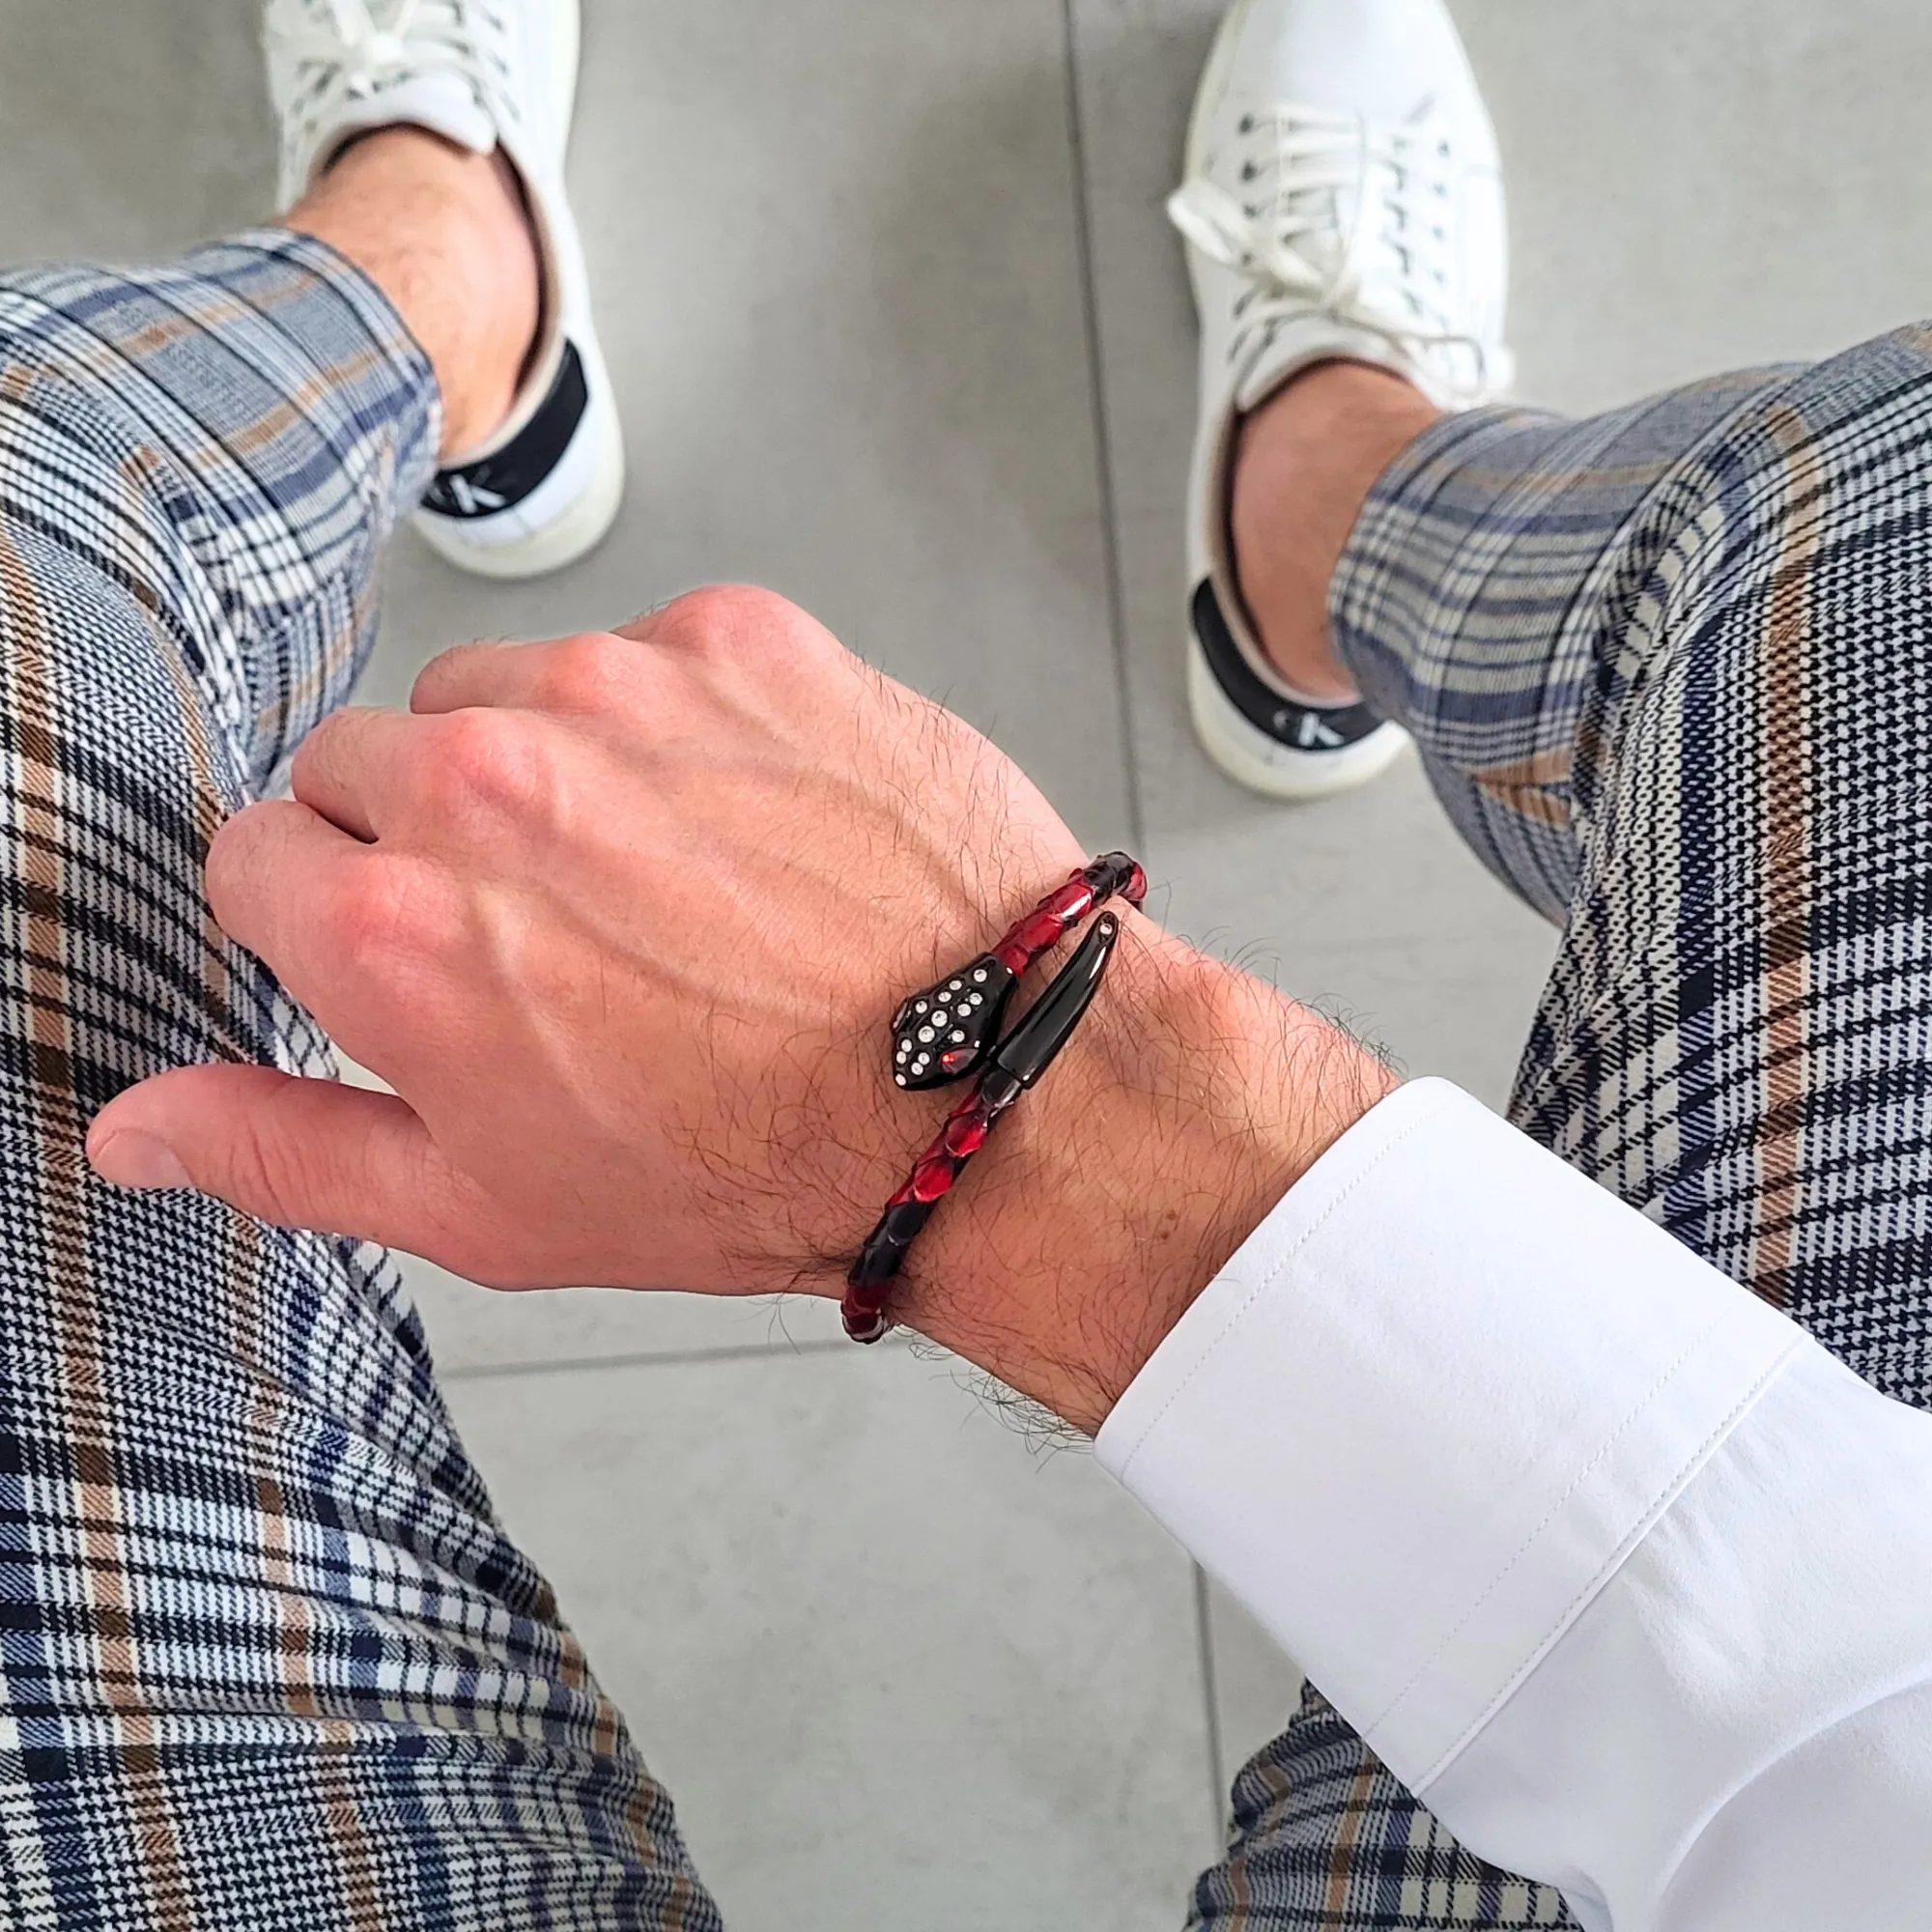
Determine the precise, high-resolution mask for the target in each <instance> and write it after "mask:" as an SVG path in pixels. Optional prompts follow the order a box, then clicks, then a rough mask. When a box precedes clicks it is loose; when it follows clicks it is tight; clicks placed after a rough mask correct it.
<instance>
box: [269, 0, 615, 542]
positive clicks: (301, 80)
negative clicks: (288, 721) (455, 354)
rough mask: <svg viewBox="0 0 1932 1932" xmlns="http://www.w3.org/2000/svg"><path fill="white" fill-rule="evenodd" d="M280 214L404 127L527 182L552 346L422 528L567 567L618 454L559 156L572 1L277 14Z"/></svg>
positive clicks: (574, 16)
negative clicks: (352, 147) (382, 135)
mask: <svg viewBox="0 0 1932 1932" xmlns="http://www.w3.org/2000/svg"><path fill="white" fill-rule="evenodd" d="M266 40H267V44H268V54H269V84H270V92H271V94H272V96H273V99H274V105H275V113H276V117H277V119H278V120H279V121H280V124H281V135H282V161H281V195H282V206H283V207H284V208H287V207H290V206H292V205H293V204H294V203H295V202H297V201H298V200H299V199H300V198H301V196H302V195H303V194H304V193H306V192H307V190H308V187H309V185H310V184H311V183H312V182H313V181H314V180H315V178H316V177H317V176H318V175H319V174H320V173H321V172H322V171H323V170H324V169H325V168H327V165H328V163H329V162H330V161H331V160H333V159H334V157H335V156H337V155H338V154H339V153H340V152H341V151H342V148H343V147H344V145H345V144H346V143H347V142H348V141H350V140H351V139H353V138H354V137H355V135H356V134H359V133H364V132H367V131H369V130H370V129H372V128H386V127H394V126H396V125H397V124H398V123H410V124H412V125H414V126H417V127H421V128H430V129H431V130H432V131H434V132H435V133H438V134H440V135H442V136H444V138H445V139H447V140H450V141H454V142H455V143H456V144H457V145H458V146H459V147H464V148H469V149H471V150H473V151H474V152H475V153H477V154H479V155H487V154H489V153H490V152H491V151H492V150H493V149H496V148H501V149H502V151H503V154H504V155H505V156H506V157H507V158H508V159H509V161H510V162H511V163H512V165H513V166H514V167H515V168H516V170H517V172H518V174H519V175H520V176H521V177H522V178H523V183H524V187H525V190H526V196H527V198H528V201H529V206H530V213H531V215H532V217H533V220H534V223H535V227H536V231H537V238H538V243H539V254H540V258H541V260H542V263H543V271H544V301H543V316H544V322H543V335H542V340H541V341H540V342H539V343H538V345H537V348H536V351H535V353H534V354H533V355H532V356H531V358H530V366H529V371H528V374H527V375H526V379H525V381H524V384H523V387H522V389H521V391H520V392H519V394H518V397H517V401H516V405H515V407H514V408H513V409H512V410H511V412H510V415H509V418H508V420H507V421H506V422H504V424H503V425H502V427H501V428H500V429H498V430H497V433H496V434H495V435H494V436H493V437H492V438H491V439H490V440H489V441H488V442H487V443H486V444H485V445H483V446H482V447H481V448H479V449H474V450H468V451H465V452H464V453H463V454H462V455H461V456H460V457H459V458H457V459H456V460H455V461H453V462H452V463H451V464H450V466H449V467H448V468H447V469H443V470H442V471H441V472H440V474H439V475H438V476H437V478H436V480H435V482H434V483H433V484H432V485H431V486H430V489H429V492H428V494H427V495H426V496H425V497H424V498H423V503H422V508H421V509H420V510H419V511H418V513H417V515H416V519H415V525H416V528H417V529H418V530H419V531H420V532H421V534H422V536H423V537H424V539H425V540H426V541H427V542H428V543H429V544H430V545H431V546H432V548H434V549H435V550H437V551H439V552H440V553H441V554H442V555H444V556H445V557H447V558H448V559H449V560H450V562H452V563H455V564H459V565H461V566H462V568H464V569H465V570H472V571H476V572H479V573H480V574H481V575H483V576H485V577H536V576H540V575H542V574H543V573H544V572H546V571H551V570H558V569H561V568H562V567H563V565H565V564H567V563H572V562H575V561H576V559H577V558H579V557H580V556H582V554H584V553H585V552H586V551H588V550H589V549H590V548H591V547H592V546H593V545H594V544H596V543H597V542H598V540H599V539H600V538H601V537H603V536H604V535H605V533H606V532H607V531H608V530H609V529H610V527H611V524H612V523H613V522H615V520H616V516H617V508H618V504H619V503H620V501H621V500H622V497H623V494H624V442H623V433H622V430H621V428H620V426H619V424H618V420H617V410H616V404H615V401H614V400H613V398H612V396H611V378H610V375H609V372H608V371H607V370H606V368H605V366H604V355H603V352H602V351H601V350H600V349H599V347H598V344H597V331H596V329H595V328H594V327H593V326H592V323H591V316H590V290H589V283H588V280H587V278H586V276H585V274H584V268H583V248H582V242H581V241H579V239H578V233H577V222H576V220H575V218H574V217H573V216H572V214H571V212H570V203H569V201H568V200H567V199H566V198H565V194H564V184H563V160H564V151H565V148H566V147H567V145H568V142H569V138H570V123H571V115H572V112H573V109H574V104H575V100H576V94H577V63H578V0H385V3H384V0H267V22H266Z"/></svg>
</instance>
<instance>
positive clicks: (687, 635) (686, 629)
mask: <svg viewBox="0 0 1932 1932" xmlns="http://www.w3.org/2000/svg"><path fill="white" fill-rule="evenodd" d="M657 635H658V636H659V637H660V638H662V639H664V640H665V641H666V642H667V643H668V644H670V645H672V646H673V647H674V648H676V649H680V650H685V651H692V652H697V653H702V654H706V655H711V656H719V657H725V656H741V655H745V654H748V653H754V654H756V655H757V656H758V657H760V658H764V659H769V658H770V657H771V656H773V655H774V654H775V653H784V654H790V653H792V652H795V651H798V650H801V649H804V648H807V647H809V645H810V644H811V643H812V642H813V641H815V640H816V639H822V638H823V637H824V636H825V633H824V632H823V631H822V630H820V628H819V626H818V625H817V624H816V623H815V622H814V621H813V620H812V619H811V618H810V617H809V616H807V615H806V613H805V612H804V611H801V610H800V609H799V608H798V606H797V605H796V604H793V603H792V602H790V600H789V599H787V598H783V597H781V596H780V595H779V594H778V592H777V591H775V590H762V589H760V588H759V587H758V586H757V585H755V584H751V583H716V584H712V585H710V586H708V587H707V588H705V589H702V590H692V591H687V592H686V594H685V595H684V596H682V597H680V598H678V599H677V601H676V602H675V603H673V604H670V605H668V606H667V607H666V609H665V611H664V612H663V614H662V615H661V616H660V617H659V619H658V622H657Z"/></svg>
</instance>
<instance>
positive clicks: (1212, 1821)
mask: <svg viewBox="0 0 1932 1932" xmlns="http://www.w3.org/2000/svg"><path fill="white" fill-rule="evenodd" d="M1194 1635H1195V1643H1196V1646H1197V1649H1198V1652H1199V1656H1200V1661H1201V1692H1202V1696H1203V1698H1204V1699H1205V1700H1206V1703H1207V1707H1208V1824H1209V1826H1210V1827H1211V1829H1212V1833H1213V1835H1212V1837H1211V1838H1210V1839H1209V1843H1211V1844H1212V1845H1213V1847H1214V1850H1215V1853H1216V1855H1217V1856H1218V1855H1219V1854H1220V1852H1221V1851H1222V1850H1224V1849H1225V1846H1226V1834H1227V1829H1228V1811H1227V1803H1228V1801H1227V1792H1226V1785H1227V1766H1226V1765H1225V1764H1224V1763H1223V1761H1222V1759H1223V1753H1224V1752H1225V1750H1226V1741H1225V1740H1224V1739H1223V1738H1222V1736H1221V1687H1220V1685H1219V1683H1218V1682H1217V1681H1216V1676H1217V1673H1216V1671H1215V1668H1214V1625H1213V1619H1212V1614H1211V1606H1210V1605H1209V1603H1208V1573H1207V1571H1205V1570H1204V1569H1202V1567H1201V1566H1200V1564H1198V1563H1197V1564H1195V1565H1194Z"/></svg>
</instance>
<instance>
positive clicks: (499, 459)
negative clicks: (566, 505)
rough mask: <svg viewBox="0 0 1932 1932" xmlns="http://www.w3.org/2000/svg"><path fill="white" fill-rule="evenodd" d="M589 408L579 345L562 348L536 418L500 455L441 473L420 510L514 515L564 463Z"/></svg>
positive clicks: (452, 514)
mask: <svg viewBox="0 0 1932 1932" xmlns="http://www.w3.org/2000/svg"><path fill="white" fill-rule="evenodd" d="M589 406H590V389H589V385H588V384H587V383H586V382H585V381H584V375H583V360H582V357H581V356H580V355H578V353H577V345H576V344H575V343H571V342H566V343H565V344H564V346H563V360H562V362H561V364H560V365H559V366H558V369H557V372H556V381H555V382H554V383H553V384H551V390H550V394H549V395H547V396H546V397H545V398H544V399H543V402H542V404H541V405H540V406H539V407H538V409H537V412H536V414H535V415H533V416H532V417H531V418H530V419H529V421H528V422H526V424H525V425H524V426H523V428H522V429H520V430H519V431H518V432H517V434H516V435H515V436H513V437H512V438H511V439H510V440H509V441H508V442H507V443H505V444H504V445H503V447H502V448H501V449H498V450H493V451H492V452H491V454H490V455H488V456H484V457H479V458H478V459H477V461H476V462H474V463H467V464H465V465H464V467H463V468H462V469H445V470H443V471H441V472H440V474H439V475H438V477H437V479H436V481H435V482H434V483H432V484H431V485H430V486H429V489H428V490H427V491H426V492H425V493H424V496H423V508H424V509H426V510H431V511H434V512H435V513H436V515H438V516H440V517H457V518H462V519H465V520H473V519H475V518H477V517H494V516H495V515H496V514H497V512H498V511H499V510H509V509H514V508H515V507H516V505H517V504H519V503H521V502H522V501H523V500H524V498H525V497H527V496H529V495H530V493H531V492H532V491H533V490H535V489H537V488H538V487H539V486H540V485H541V484H542V483H543V482H544V481H545V480H546V479H547V478H548V477H549V475H550V474H551V472H552V471H553V470H554V469H555V468H556V466H557V465H558V464H559V463H560V462H561V461H562V460H563V453H564V451H565V450H567V449H568V448H569V447H570V440H571V438H572V437H574V436H575V435H576V434H577V426H578V424H579V423H581V422H582V420H583V416H584V412H585V411H586V410H588V408H589Z"/></svg>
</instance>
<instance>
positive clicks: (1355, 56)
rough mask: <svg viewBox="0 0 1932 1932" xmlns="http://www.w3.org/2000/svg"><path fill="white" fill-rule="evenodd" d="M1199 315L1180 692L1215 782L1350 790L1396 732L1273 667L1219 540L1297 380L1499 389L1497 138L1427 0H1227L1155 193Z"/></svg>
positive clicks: (1502, 381) (1459, 392)
mask: <svg viewBox="0 0 1932 1932" xmlns="http://www.w3.org/2000/svg"><path fill="white" fill-rule="evenodd" d="M1167 206H1168V213H1169V215H1170V217H1171V218H1172V220H1173V221H1174V224H1175V226H1176V227H1177V228H1179V230H1180V232H1181V234H1182V236H1184V237H1185V239H1186V241H1187V243H1188V248H1187V266H1188V271H1189V274H1190V276H1191V278H1192V280H1193V284H1194V298H1195V305H1196V307H1197V308H1198V310H1199V312H1200V317H1201V418H1200V427H1199V430H1198V433H1197V436H1196V439H1195V446H1194V470H1193V478H1192V481H1191V483H1190V485H1189V490H1188V503H1187V517H1188V527H1187V544H1188V583H1189V585H1190V600H1189V612H1188V617H1189V640H1188V679H1187V682H1188V696H1189V701H1190V705H1191V708H1192V710H1193V714H1194V725H1195V729H1196V730H1197V732H1198V733H1199V734H1200V737H1201V742H1202V744H1203V745H1204V746H1205V747H1206V749H1207V751H1208V755H1209V756H1211V757H1212V758H1213V759H1214V761H1215V763H1216V764H1218V765H1219V766H1220V767H1221V769H1222V770H1223V771H1224V772H1226V773H1227V774H1228V775H1229V777H1231V778H1233V779H1235V780H1236V781H1239V782H1240V783H1242V784H1245V785H1248V786H1250V787H1252V788H1253V789H1254V790H1256V791H1260V792H1265V793H1267V794H1268V795H1269V796H1270V797H1273V798H1291V799H1299V798H1320V797H1322V796H1324V795H1325V794H1327V793H1329V792H1335V791H1342V790H1346V789H1347V788H1348V787H1350V786H1351V785H1357V784H1362V783H1365V782H1366V781H1368V780H1370V779H1372V778H1374V777H1376V776H1377V775H1378V773H1380V772H1382V771H1384V770H1386V769H1387V767H1388V766H1389V764H1390V763H1391V762H1392V761H1393V760H1394V759H1395V757H1396V756H1397V754H1398V753H1400V752H1401V750H1402V748H1403V746H1404V745H1405V744H1406V742H1407V734H1406V732H1404V731H1403V730H1402V729H1401V728H1400V727H1399V726H1397V725H1391V724H1385V723H1383V722H1382V721H1381V720H1380V719H1378V717H1377V716H1376V714H1375V713H1374V712H1373V711H1371V710H1370V709H1369V707H1368V706H1367V705H1365V704H1359V703H1357V704H1349V705H1334V704H1325V705H1324V704H1317V703H1312V702H1311V701H1310V700H1309V699H1308V698H1307V697H1306V696H1301V695H1299V694H1297V693H1296V692H1295V691H1293V689H1292V688H1291V687H1290V686H1289V685H1288V684H1286V683H1285V682H1284V681H1283V680H1282V678H1281V676H1280V674H1279V673H1278V672H1277V671H1275V670H1274V668H1272V667H1271V666H1270V665H1269V664H1268V662H1267V659H1266V658H1265V657H1264V654H1263V652H1262V648H1261V645H1260V643H1259V641H1258V640H1257V639H1256V637H1255V634H1254V626H1253V624H1252V623H1251V622H1250V620H1249V618H1248V615H1247V611H1246V610H1245V608H1244V607H1243V605H1242V602H1241V596H1240V591H1239V588H1238V585H1237V582H1236V569H1235V559H1234V555H1233V547H1232V543H1231V540H1230V537H1229V533H1228V491H1229V480H1230V476H1231V473H1232V464H1233V456H1234V449H1235V432H1236V429H1237V427H1238V425H1239V423H1240V419H1241V417H1242V416H1243V415H1244V414H1245V413H1246V412H1249V411H1250V410H1253V409H1255V408H1257V407H1258V406H1259V405H1260V404H1262V403H1264V402H1265V401H1266V400H1267V398H1268V397H1269V396H1270V395H1272V394H1273V393H1274V392H1275V391H1276V390H1277V389H1279V388H1280V387H1281V386H1282V384H1285V383H1286V382H1287V381H1288V380H1289V379H1290V378H1291V377H1292V376H1293V375H1294V374H1296V372H1297V371H1299V370H1302V369H1305V368H1307V367H1309V366H1310V365H1311V364H1313V363H1316V362H1325V361H1332V360H1335V359H1337V358H1348V359H1350V360H1353V361H1358V362H1372V363H1376V364H1378V365H1379V366H1381V367H1383V368H1386V369H1392V370H1394V371H1395V372H1396V373H1397V374H1399V375H1401V376H1404V377H1406V378H1407V380H1408V381H1409V382H1411V383H1413V384H1415V385H1416V386H1417V387H1418V388H1419V389H1421V390H1422V391H1423V393H1424V394H1425V395H1427V396H1428V397H1429V398H1430V399H1431V400H1432V401H1433V402H1434V403H1435V404H1436V405H1437V406H1438V407H1439V408H1441V409H1444V410H1463V409H1471V408H1473V407H1475V406H1476V405H1477V404H1478V403H1482V402H1487V401H1490V400H1491V399H1492V398H1493V397H1494V396H1496V395H1497V394H1499V393H1500V392H1501V391H1502V390H1503V389H1504V388H1506V387H1507V385H1508V384H1509V380H1510V376H1511V362H1510V355H1509V352H1508V350H1507V349H1505V348H1504V347H1503V339H1502V330H1503V308H1504V300H1505V295H1506V289H1507V282H1508V257H1507V241H1506V234H1505V227H1504V216H1503V191H1502V175H1501V169H1500V166H1499V163H1498V160H1497V156H1496V143H1495V135H1494V132H1493V130H1492V128H1491V126H1490V119H1489V115H1488V114H1487V113H1486V112H1485V110H1484V107H1483V99H1482V96H1481V94H1480V93H1479V92H1478V91H1477V87H1476V80H1475V75H1474V74H1473V73H1472V72H1471V71H1470V70H1469V62H1468V57H1467V56H1466V55H1465V54H1464V53H1463V44H1462V42H1461V41H1460V40H1459V39H1458V38H1457V35H1456V28H1455V25H1454V23H1453V22H1452V21H1451V19H1450V17H1449V13H1448V9H1447V8H1446V7H1445V6H1444V5H1442V0H1235V4H1234V5H1233V6H1232V7H1231V8H1230V9H1229V11H1228V15H1227V17H1226V19H1224V20H1223V21H1222V23H1221V31H1220V34H1219V36H1218V37H1217V38H1216V40H1215V43H1214V48H1213V52H1212V53H1211V54H1210V55H1209V56H1208V68H1207V71H1206V72H1205V73H1204V74H1203V75H1202V77H1201V87H1200V92H1199V94H1198V95H1197V96H1196V99H1195V104H1194V118H1193V121H1192V124H1191V125H1190V127H1189V128H1188V135H1187V168H1186V180H1185V182H1184V183H1183V184H1182V185H1181V186H1180V187H1179V189H1178V190H1177V191H1176V193H1175V194H1174V196H1173V198H1172V199H1171V200H1170V201H1169V202H1168V205H1167Z"/></svg>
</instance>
